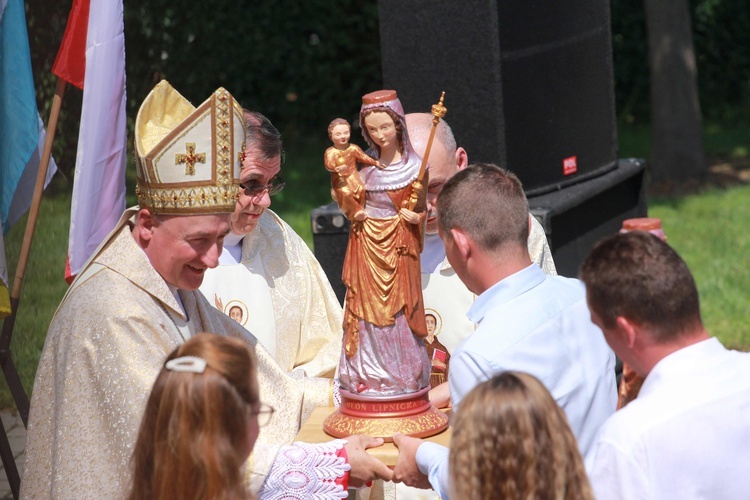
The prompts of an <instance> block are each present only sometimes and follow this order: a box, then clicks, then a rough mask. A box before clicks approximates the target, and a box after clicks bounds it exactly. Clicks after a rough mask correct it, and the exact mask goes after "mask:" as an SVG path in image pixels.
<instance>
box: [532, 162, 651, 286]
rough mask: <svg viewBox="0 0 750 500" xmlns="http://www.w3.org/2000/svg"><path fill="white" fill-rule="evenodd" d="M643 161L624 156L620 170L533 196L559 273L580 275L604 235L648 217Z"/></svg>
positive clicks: (533, 208)
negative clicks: (580, 270)
mask: <svg viewBox="0 0 750 500" xmlns="http://www.w3.org/2000/svg"><path fill="white" fill-rule="evenodd" d="M645 166H646V163H645V162H644V161H643V160H636V159H633V158H630V159H626V160H620V161H619V166H618V168H617V169H615V170H612V171H611V172H608V173H606V174H604V175H602V176H600V177H597V178H595V179H591V180H588V181H585V182H581V183H579V184H576V185H575V186H570V187H567V188H565V189H562V190H560V191H556V192H554V193H547V194H544V195H541V196H533V197H529V209H530V211H531V213H532V214H533V215H534V216H535V217H536V218H537V219H538V220H539V222H541V224H542V227H543V228H544V232H545V233H546V235H547V242H548V243H549V246H550V249H551V250H552V257H553V258H554V260H555V266H556V267H557V272H558V274H561V275H563V276H569V277H573V278H575V277H578V268H579V267H580V265H581V262H583V259H585V258H586V256H587V255H588V254H589V252H590V251H591V249H592V248H593V246H594V244H596V242H597V241H599V240H600V239H602V238H604V237H606V236H610V235H613V234H615V233H617V232H618V231H619V230H620V228H621V227H622V221H624V220H625V219H632V218H634V217H646V215H647V213H648V207H647V203H646V182H645Z"/></svg>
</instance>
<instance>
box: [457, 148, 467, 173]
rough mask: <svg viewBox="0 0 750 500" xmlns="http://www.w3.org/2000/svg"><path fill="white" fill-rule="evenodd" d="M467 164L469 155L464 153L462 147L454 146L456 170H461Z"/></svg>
mask: <svg viewBox="0 0 750 500" xmlns="http://www.w3.org/2000/svg"><path fill="white" fill-rule="evenodd" d="M468 166H469V155H467V154H466V150H465V149H464V148H462V147H457V148H456V167H457V168H458V170H463V169H465V168H466V167H468Z"/></svg>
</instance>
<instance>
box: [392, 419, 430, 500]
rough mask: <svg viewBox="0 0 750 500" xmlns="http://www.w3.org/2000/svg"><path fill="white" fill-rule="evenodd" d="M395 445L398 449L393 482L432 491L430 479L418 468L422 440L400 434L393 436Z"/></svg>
mask: <svg viewBox="0 0 750 500" xmlns="http://www.w3.org/2000/svg"><path fill="white" fill-rule="evenodd" d="M393 444H395V445H396V447H397V448H398V459H397V460H396V468H395V469H393V481H394V482H396V483H404V484H407V485H409V486H413V487H415V488H422V489H423V490H429V489H431V488H432V486H431V485H430V481H429V479H427V476H425V475H424V474H422V472H420V470H419V467H417V448H419V445H420V444H422V440H421V439H417V438H413V437H409V436H406V435H404V434H401V433H400V432H399V433H398V434H395V435H394V436H393Z"/></svg>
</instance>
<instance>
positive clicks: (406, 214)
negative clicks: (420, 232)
mask: <svg viewBox="0 0 750 500" xmlns="http://www.w3.org/2000/svg"><path fill="white" fill-rule="evenodd" d="M399 213H400V214H401V217H403V218H404V220H405V221H406V222H408V223H409V224H419V214H418V213H417V212H413V211H411V210H409V209H408V208H402V209H401V210H399Z"/></svg>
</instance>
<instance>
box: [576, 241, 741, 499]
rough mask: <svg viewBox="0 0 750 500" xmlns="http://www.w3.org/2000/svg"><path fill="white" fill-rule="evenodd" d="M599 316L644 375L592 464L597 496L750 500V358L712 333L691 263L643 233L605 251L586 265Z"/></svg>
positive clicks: (604, 246) (592, 305)
mask: <svg viewBox="0 0 750 500" xmlns="http://www.w3.org/2000/svg"><path fill="white" fill-rule="evenodd" d="M581 279H582V280H583V281H584V283H585V284H586V294H587V297H588V304H589V309H590V310H591V318H592V320H593V321H594V323H596V324H597V325H599V327H600V328H601V329H602V331H603V332H604V336H605V338H606V339H607V342H608V343H609V345H610V346H611V347H612V348H613V349H614V351H615V353H616V354H617V355H618V356H619V357H620V358H622V360H623V361H624V362H626V363H628V364H629V365H630V366H631V367H633V369H634V370H635V371H636V372H637V373H638V374H639V375H642V376H644V377H645V381H644V382H643V386H642V387H641V390H640V393H639V394H638V397H637V398H636V399H635V400H634V401H632V402H631V403H629V404H628V405H627V406H626V407H625V408H623V409H622V410H620V411H618V412H617V413H615V414H614V415H613V416H612V417H610V419H609V420H607V422H606V423H605V424H604V426H603V428H602V431H601V434H600V435H599V437H598V438H597V442H596V448H595V453H594V460H593V464H592V465H590V466H589V467H588V471H589V477H590V479H591V485H592V487H593V488H594V492H595V494H596V497H597V498H607V499H617V498H622V499H628V500H630V499H637V498H680V499H692V498H747V496H748V492H750V474H748V471H750V449H749V446H750V425H748V415H750V353H740V352H737V351H730V350H727V349H726V348H724V346H722V345H721V343H720V342H719V340H718V339H716V338H712V337H710V336H709V334H708V332H707V331H706V329H705V327H704V326H703V322H702V321H701V316H700V306H699V300H698V290H697V288H696V286H695V281H694V280H693V277H692V275H691V274H690V270H689V269H688V267H687V264H685V262H684V261H683V260H682V259H681V258H680V256H679V255H678V254H677V252H675V251H674V250H673V249H672V248H671V247H670V246H669V245H667V244H666V243H664V242H663V241H661V240H660V239H659V238H657V237H656V236H653V235H651V234H648V233H645V232H632V233H627V234H620V235H615V236H612V237H610V238H607V239H605V240H603V241H601V242H600V243H599V244H597V245H596V246H595V247H594V249H593V250H592V251H591V254H590V255H589V256H588V257H587V258H586V260H585V261H584V263H583V265H582V266H581Z"/></svg>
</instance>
